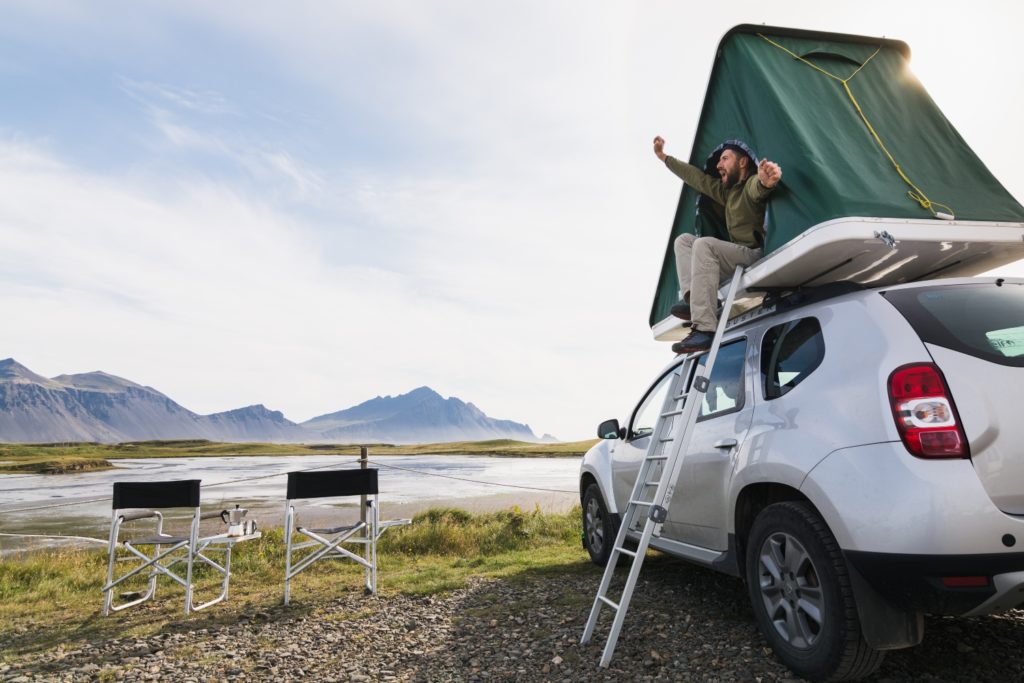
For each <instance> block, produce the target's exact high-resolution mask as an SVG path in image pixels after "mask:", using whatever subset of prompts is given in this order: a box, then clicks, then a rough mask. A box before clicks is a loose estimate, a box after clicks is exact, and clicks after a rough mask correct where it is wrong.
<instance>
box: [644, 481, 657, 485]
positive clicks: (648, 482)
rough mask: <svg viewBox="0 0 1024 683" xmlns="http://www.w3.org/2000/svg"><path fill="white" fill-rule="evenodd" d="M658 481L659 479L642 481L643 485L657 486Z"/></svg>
mask: <svg viewBox="0 0 1024 683" xmlns="http://www.w3.org/2000/svg"><path fill="white" fill-rule="evenodd" d="M660 483H661V481H660V480H659V481H645V482H644V486H657V485H658V484H660Z"/></svg>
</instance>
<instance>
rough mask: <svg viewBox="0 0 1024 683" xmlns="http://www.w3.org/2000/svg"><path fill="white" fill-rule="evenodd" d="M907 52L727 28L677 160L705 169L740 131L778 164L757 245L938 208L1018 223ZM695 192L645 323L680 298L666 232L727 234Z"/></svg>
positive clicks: (1010, 201)
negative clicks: (837, 224)
mask: <svg viewBox="0 0 1024 683" xmlns="http://www.w3.org/2000/svg"><path fill="white" fill-rule="evenodd" d="M909 56H910V49H909V48H908V47H907V45H906V44H905V43H903V42H901V41H897V40H887V39H881V38H866V37H861V36H850V35H843V34H835V33H817V32H811V31H800V30H793V29H784V28H775V27H766V26H754V25H743V26H737V27H736V28H734V29H732V30H731V31H729V32H728V33H727V34H726V35H725V36H724V37H723V38H722V40H721V42H720V43H719V47H718V50H717V52H716V56H715V60H714V66H713V67H712V71H711V78H710V80H709V82H708V89H707V93H706V94H705V97H704V106H703V110H702V112H701V116H700V120H699V123H698V126H697V135H696V138H695V140H694V143H693V148H692V150H691V152H690V155H689V157H688V159H687V161H689V162H690V163H691V164H693V165H695V166H698V167H703V168H705V169H708V170H712V169H713V163H714V160H715V158H716V153H717V152H718V151H719V149H720V146H721V145H722V143H723V142H725V141H727V140H738V141H742V142H743V143H745V145H746V146H747V147H749V149H750V150H751V152H752V156H754V157H755V158H767V159H770V160H772V161H775V162H777V163H778V164H779V165H780V166H781V167H782V170H783V180H782V183H781V184H780V186H779V187H778V188H777V189H776V191H775V192H774V193H773V195H772V197H771V199H770V201H769V205H768V209H767V213H766V216H765V223H766V227H767V236H766V241H765V254H766V255H768V254H771V253H772V252H773V251H775V250H777V249H779V248H780V247H782V246H783V245H785V244H786V243H788V242H790V241H791V240H793V239H794V238H796V237H798V236H800V235H801V234H802V233H804V232H805V231H807V230H808V229H810V228H812V227H814V226H817V225H820V224H822V223H824V222H826V221H831V220H834V219H839V218H846V217H877V218H906V219H928V220H934V221H936V222H940V220H941V219H940V218H937V217H935V213H936V212H939V213H944V214H952V215H954V216H955V217H956V219H957V221H958V222H959V221H960V220H964V221H1001V222H1010V223H1022V222H1024V207H1022V206H1021V205H1020V203H1018V202H1017V201H1016V200H1015V199H1014V198H1013V197H1012V196H1011V195H1010V194H1009V193H1008V192H1007V191H1006V189H1005V188H1004V187H1003V186H1002V185H1001V184H1000V183H999V181H998V180H996V178H995V177H994V176H993V175H992V174H991V173H990V172H989V170H988V169H987V168H986V167H985V165H984V164H983V163H982V162H981V160H980V159H979V158H978V157H977V155H975V154H974V152H973V151H971V149H970V147H968V146H967V143H965V142H964V140H963V138H961V137H960V135H959V134H958V133H957V132H956V130H955V129H954V128H953V126H952V125H950V123H949V121H947V120H946V117H945V116H943V114H942V112H941V111H940V110H939V108H938V107H937V106H936V104H935V102H933V101H932V99H931V98H930V97H929V96H928V93H927V92H925V89H924V88H923V87H922V86H921V84H920V83H919V82H918V81H917V79H916V78H915V77H914V76H913V74H911V73H910V70H909V68H908V60H909ZM843 81H845V87H844V82H843ZM847 87H848V88H849V91H850V92H849V93H848V92H847ZM851 94H852V98H851ZM854 99H855V100H856V103H855V102H854ZM858 106H859V107H860V112H859V111H858ZM861 112H863V117H862V114H861ZM865 118H866V119H867V122H868V123H870V128H869V125H868V124H867V123H865ZM872 129H873V130H874V132H875V134H877V138H876V137H875V134H873V133H872ZM883 145H884V148H883ZM890 155H891V159H890ZM894 162H895V163H896V164H898V165H899V168H900V169H901V170H902V175H901V173H900V171H898V170H897V168H896V166H895V165H894ZM903 176H905V177H903ZM908 181H909V182H908ZM911 183H912V184H911ZM908 192H911V193H913V194H915V195H917V196H918V197H920V199H921V200H924V202H925V203H927V202H928V201H930V202H931V203H932V206H931V208H928V207H926V206H922V202H921V201H918V200H917V199H914V198H913V197H911V196H909V195H908ZM698 199H699V194H698V193H697V192H696V191H695V190H693V189H692V188H690V187H688V186H684V187H683V190H682V193H681V195H680V198H679V205H678V208H677V209H676V214H675V219H674V221H673V224H672V232H671V235H670V239H669V242H668V245H667V246H666V250H665V258H664V262H663V265H662V270H661V275H660V278H659V281H658V287H657V291H656V294H655V298H654V303H653V305H652V308H651V316H650V322H651V325H652V327H653V326H654V325H655V324H656V323H657V322H658V321H661V320H663V319H665V318H666V317H668V315H669V308H670V307H671V305H672V304H673V303H675V301H676V299H677V297H678V283H677V282H676V274H675V272H676V271H675V256H674V254H673V250H672V242H673V241H674V240H675V238H676V237H677V236H678V235H680V234H682V233H692V234H697V235H706V236H715V237H722V238H726V239H727V233H726V232H725V226H724V225H723V223H722V213H721V212H720V211H717V210H714V208H713V207H710V206H708V202H706V201H704V202H701V203H700V204H698ZM943 222H944V221H943ZM971 229H972V228H971V227H970V226H968V225H964V226H963V230H965V231H970V230H971Z"/></svg>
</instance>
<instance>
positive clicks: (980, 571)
mask: <svg viewBox="0 0 1024 683" xmlns="http://www.w3.org/2000/svg"><path fill="white" fill-rule="evenodd" d="M845 556H846V561H847V562H848V563H849V564H850V565H851V566H852V567H853V568H854V569H856V570H857V571H858V572H859V573H860V574H861V576H863V577H864V579H865V580H866V581H867V582H868V583H870V584H871V586H872V588H874V589H875V590H876V591H878V593H879V594H881V595H882V596H883V597H884V598H885V599H886V600H888V601H890V602H891V603H892V604H893V605H895V606H898V607H901V608H903V609H908V610H912V611H919V612H927V613H929V614H945V615H957V616H963V615H970V616H974V615H979V614H989V613H992V612H1001V611H1005V610H1008V609H1013V608H1015V607H1019V606H1021V605H1024V553H999V554H993V555H904V554H896V553H872V552H860V551H850V550H848V551H845ZM967 576H970V577H977V576H984V577H987V578H988V585H986V586H977V587H975V586H965V587H958V586H948V585H946V584H945V583H944V582H943V577H967Z"/></svg>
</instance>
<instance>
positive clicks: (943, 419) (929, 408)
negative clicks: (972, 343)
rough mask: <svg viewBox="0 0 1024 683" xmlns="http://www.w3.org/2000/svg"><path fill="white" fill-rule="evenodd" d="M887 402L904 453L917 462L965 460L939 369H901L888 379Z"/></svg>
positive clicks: (919, 366) (964, 448)
mask: <svg viewBox="0 0 1024 683" xmlns="http://www.w3.org/2000/svg"><path fill="white" fill-rule="evenodd" d="M889 399H890V401H892V414H893V417H894V418H895V419H896V428H897V429H898V430H899V432H900V437H901V438H902V439H903V445H905V446H906V447H907V450H908V451H910V452H911V453H913V454H914V455H916V456H918V457H920V458H966V457H968V455H969V451H968V450H967V438H966V437H965V436H964V430H963V429H962V428H961V426H960V419H959V417H958V416H957V414H956V408H955V407H954V406H953V399H952V397H951V396H950V395H949V388H948V387H947V386H946V382H945V381H944V380H943V379H942V374H941V373H940V372H939V369H938V368H937V367H935V365H934V364H932V363H920V364H914V365H904V366H903V367H901V368H897V369H896V370H894V371H893V373H892V374H891V375H889Z"/></svg>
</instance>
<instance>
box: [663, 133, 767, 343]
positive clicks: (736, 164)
mask: <svg viewBox="0 0 1024 683" xmlns="http://www.w3.org/2000/svg"><path fill="white" fill-rule="evenodd" d="M654 154H655V155H656V156H657V157H658V158H659V159H661V160H662V161H663V162H665V166H667V167H668V169H669V170H670V171H672V172H673V173H675V174H676V175H677V176H679V177H680V178H682V179H683V182H685V183H686V184H687V185H689V186H690V187H692V188H693V189H695V190H697V191H698V192H700V193H701V194H703V195H704V196H706V197H708V198H709V199H710V200H711V201H713V202H715V203H717V204H720V205H722V207H724V209H725V227H726V229H727V230H728V232H729V237H730V238H731V240H732V241H731V242H726V241H725V240H720V239H717V238H714V237H695V236H694V235H689V234H686V235H680V236H679V237H677V238H676V241H675V244H674V247H675V254H676V273H677V275H678V276H679V291H680V296H681V299H680V301H679V303H677V304H676V305H674V306H673V307H672V315H674V316H676V317H678V318H682V319H683V320H690V321H692V323H693V327H692V332H691V333H690V336H688V337H687V338H686V339H683V340H682V341H678V342H676V343H675V344H673V345H672V351H673V352H674V353H693V352H695V351H703V350H705V349H707V348H709V347H710V346H711V341H712V339H713V338H714V336H715V329H716V328H717V327H718V313H717V308H718V305H717V303H718V286H719V283H720V282H721V280H722V278H723V277H724V276H727V275H731V274H732V273H733V271H734V270H735V269H736V266H739V265H743V266H749V265H750V264H751V263H753V262H754V261H756V260H757V259H759V258H761V255H762V254H763V251H762V248H761V247H762V244H763V236H764V212H765V205H766V203H767V201H768V197H769V195H770V194H771V192H772V190H774V189H775V186H776V185H778V184H779V181H780V180H781V179H782V169H781V168H779V165H778V164H776V163H773V162H771V161H768V160H767V159H762V160H761V163H760V164H758V166H757V168H756V169H755V168H754V161H753V159H751V158H750V156H749V155H748V154H747V152H746V150H744V149H743V148H742V147H739V146H738V145H733V144H726V145H725V146H724V148H723V149H722V152H721V154H720V155H719V158H718V164H717V166H716V170H717V171H718V180H715V179H714V178H713V177H712V176H709V175H708V174H706V173H704V171H703V170H701V169H699V168H697V167H696V166H693V165H691V164H688V163H686V162H684V161H680V160H678V159H676V158H674V157H671V156H669V155H667V154H665V140H664V139H663V138H662V137H661V136H658V137H656V138H654Z"/></svg>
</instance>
